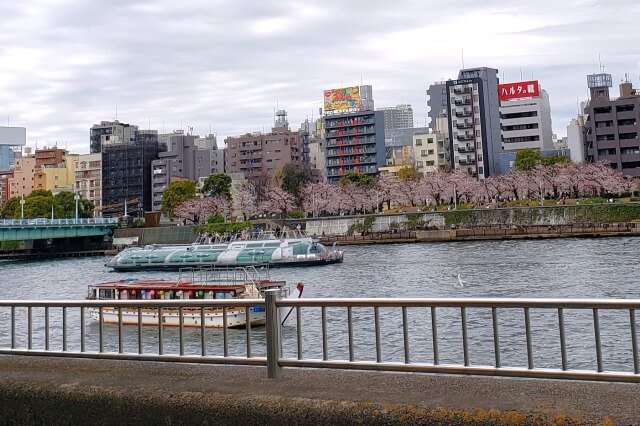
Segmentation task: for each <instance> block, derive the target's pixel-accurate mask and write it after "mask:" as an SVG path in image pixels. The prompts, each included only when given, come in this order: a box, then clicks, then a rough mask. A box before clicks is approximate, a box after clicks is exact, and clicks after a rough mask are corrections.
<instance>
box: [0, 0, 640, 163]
mask: <svg viewBox="0 0 640 426" xmlns="http://www.w3.org/2000/svg"><path fill="white" fill-rule="evenodd" d="M639 17H640V2H638V1H637V0H608V1H607V0H603V1H600V0H562V1H558V0H553V1H551V0H537V1H535V2H532V1H530V0H527V1H523V0H509V1H496V0H484V1H477V0H456V1H454V2H447V1H432V0H423V1H419V0H415V1H408V0H394V1H382V0H367V1H363V0H349V1H344V0H342V1H336V0H325V1H322V2H320V1H282V0H281V1H272V0H259V1H243V0H230V1H227V0H203V1H192V0H180V1H175V0H170V1H164V0H162V1H148V2H145V1H135V0H117V1H109V0H22V1H17V0H0V125H6V124H7V117H8V119H9V123H10V125H13V126H25V127H26V128H27V144H28V145H32V146H33V145H35V143H36V140H37V143H38V146H39V147H41V146H44V145H45V144H49V145H52V144H53V143H55V142H57V143H58V146H59V147H65V146H66V147H67V148H68V149H69V150H71V151H74V152H77V153H86V152H88V151H89V128H90V127H91V125H92V124H93V123H98V122H100V121H101V120H112V119H114V118H115V116H116V107H117V111H118V112H117V114H118V119H119V120H120V121H122V122H127V123H131V124H137V125H138V126H139V127H140V128H145V129H146V128H149V123H150V124H151V128H152V129H158V130H159V131H161V132H162V130H163V129H164V130H165V131H167V132H169V131H171V130H173V129H178V128H187V126H192V127H193V128H194V133H196V134H201V135H202V134H205V133H209V129H210V128H211V129H212V131H213V133H217V135H218V140H219V141H221V140H223V139H224V137H226V136H229V135H236V134H241V133H246V132H250V131H258V130H263V129H265V130H269V128H270V127H271V125H272V123H273V110H274V108H275V106H276V104H277V105H278V106H279V108H283V109H286V110H287V111H288V113H289V122H290V123H292V127H293V128H295V129H297V128H298V125H299V123H300V122H302V121H303V120H304V119H305V118H306V117H309V118H311V115H312V114H313V115H314V118H317V111H318V108H319V107H321V106H322V105H321V101H322V90H323V89H326V88H331V87H340V86H347V85H352V84H359V83H360V81H362V82H363V83H365V84H372V85H373V96H374V100H375V103H376V107H382V106H390V105H395V104H399V103H409V104H412V106H413V110H414V114H415V124H416V125H423V124H424V123H425V120H426V115H427V106H426V93H425V90H426V89H427V87H428V86H429V84H431V83H433V82H435V81H437V80H442V79H448V78H456V77H457V73H458V70H459V69H460V67H461V56H462V55H461V51H462V49H464V64H465V66H466V67H476V66H490V67H494V68H498V69H499V71H500V73H499V76H500V79H501V80H503V77H504V81H507V82H510V81H518V80H520V76H521V72H522V76H523V78H524V79H525V80H527V79H530V78H531V77H532V76H533V77H534V78H536V79H539V80H540V83H541V85H542V87H543V88H544V89H546V90H547V91H548V92H549V94H550V98H551V109H552V115H553V127H554V131H555V132H556V133H558V135H560V136H563V135H564V134H565V132H566V131H565V126H566V124H567V122H568V120H569V119H570V118H571V117H572V116H575V114H576V111H577V107H576V103H577V100H584V99H585V98H586V96H587V90H586V77H585V76H586V74H590V73H594V72H598V71H599V64H598V56H599V55H600V56H601V58H602V63H603V64H604V65H605V71H606V72H610V73H612V74H613V81H614V85H615V86H616V88H614V93H616V94H617V92H618V91H617V84H618V83H619V82H620V81H621V79H623V78H624V74H625V73H629V75H630V79H631V80H632V81H633V83H634V84H635V85H636V86H638V85H639V84H638V83H639V81H638V77H639V76H640V28H639V27H638V18H639ZM521 70H522V71H521Z"/></svg>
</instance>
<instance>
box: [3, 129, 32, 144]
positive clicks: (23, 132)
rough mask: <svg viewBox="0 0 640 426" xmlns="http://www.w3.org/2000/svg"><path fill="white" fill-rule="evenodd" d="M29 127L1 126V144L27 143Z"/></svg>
mask: <svg viewBox="0 0 640 426" xmlns="http://www.w3.org/2000/svg"><path fill="white" fill-rule="evenodd" d="M26 144H27V129H26V128H24V127H3V126H0V145H14V146H15V145H26Z"/></svg>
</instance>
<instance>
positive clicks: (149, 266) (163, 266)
mask: <svg viewBox="0 0 640 426" xmlns="http://www.w3.org/2000/svg"><path fill="white" fill-rule="evenodd" d="M342 261H343V258H342V257H339V258H331V259H309V260H295V261H272V262H256V263H225V264H220V263H218V262H189V263H186V262H175V263H136V264H116V263H108V264H107V266H108V267H110V268H112V269H113V270H114V271H118V272H132V271H141V270H145V271H167V270H174V271H177V270H179V269H182V268H202V267H211V266H223V267H239V266H257V267H259V266H266V265H268V266H269V268H292V267H307V266H322V265H331V264H334V263H342Z"/></svg>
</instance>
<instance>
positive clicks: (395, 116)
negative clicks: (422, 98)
mask: <svg viewBox="0 0 640 426" xmlns="http://www.w3.org/2000/svg"><path fill="white" fill-rule="evenodd" d="M377 110H378V111H382V114H383V115H384V130H385V131H387V130H389V129H410V128H411V127H413V109H412V108H411V105H408V104H400V105H396V106H393V107H384V108H378V109H377Z"/></svg>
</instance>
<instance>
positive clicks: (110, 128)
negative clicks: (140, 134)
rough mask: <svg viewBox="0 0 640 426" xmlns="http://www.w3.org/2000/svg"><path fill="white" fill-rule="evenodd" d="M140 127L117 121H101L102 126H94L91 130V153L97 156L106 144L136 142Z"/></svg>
mask: <svg viewBox="0 0 640 426" xmlns="http://www.w3.org/2000/svg"><path fill="white" fill-rule="evenodd" d="M137 131H138V126H132V125H130V124H127V123H120V122H119V121H118V120H115V121H101V122H100V124H94V125H93V126H92V127H91V130H90V141H91V142H90V143H91V146H90V148H91V153H92V154H95V153H97V152H101V151H102V145H104V144H105V143H108V144H113V143H125V142H132V141H134V140H135V137H136V132H137Z"/></svg>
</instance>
